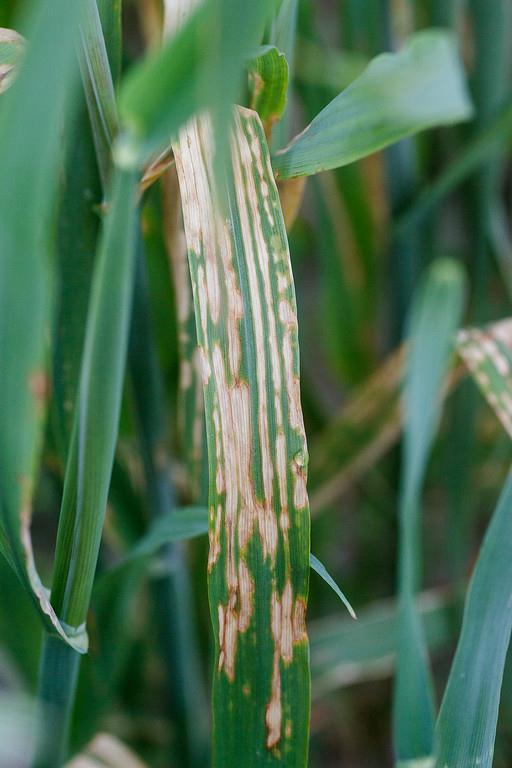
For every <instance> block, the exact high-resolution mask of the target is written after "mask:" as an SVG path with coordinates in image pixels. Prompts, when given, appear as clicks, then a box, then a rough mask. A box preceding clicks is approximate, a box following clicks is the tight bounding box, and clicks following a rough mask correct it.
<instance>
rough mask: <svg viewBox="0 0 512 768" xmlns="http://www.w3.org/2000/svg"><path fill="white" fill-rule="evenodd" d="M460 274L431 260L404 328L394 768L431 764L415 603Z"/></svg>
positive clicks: (430, 725) (427, 683)
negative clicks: (424, 496)
mask: <svg viewBox="0 0 512 768" xmlns="http://www.w3.org/2000/svg"><path fill="white" fill-rule="evenodd" d="M463 302H464V273H463V271H462V269H461V267H460V265H459V264H458V263H457V262H455V261H451V260H449V259H438V260H437V261H434V262H433V264H432V265H431V267H430V268H429V270H428V273H427V275H426V276H425V279H424V281H423V283H422V284H421V286H420V289H419V292H418V294H417V296H416V297H415V299H414V302H413V307H412V312H411V316H410V320H409V325H408V337H409V339H410V348H409V356H408V360H407V370H406V377H405V386H404V418H405V429H404V445H403V458H402V475H401V488H400V539H399V612H400V615H399V640H398V665H397V677H396V683H395V701H394V738H395V750H396V753H397V760H398V761H399V763H400V765H402V764H407V763H410V764H411V765H412V764H414V761H416V760H420V759H430V757H431V755H432V753H433V731H434V701H433V692H432V684H431V680H430V672H429V668H428V662H427V655H426V647H425V640H424V631H423V627H422V625H421V620H420V618H419V615H418V612H417V609H416V604H415V598H414V595H415V592H416V591H417V589H418V583H419V574H420V563H421V515H420V510H421V492H422V486H423V482H424V477H425V473H426V469H427V462H428V458H429V454H430V450H431V448H432V443H433V440H434V437H435V433H436V430H437V426H438V421H439V415H440V404H441V390H442V386H443V382H444V379H445V376H446V373H447V368H448V363H449V361H450V357H451V353H452V348H453V337H454V334H455V331H456V329H457V327H458V325H459V322H460V318H461V316H462V309H463Z"/></svg>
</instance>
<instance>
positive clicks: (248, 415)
mask: <svg viewBox="0 0 512 768" xmlns="http://www.w3.org/2000/svg"><path fill="white" fill-rule="evenodd" d="M174 153H175V157H176V166H177V170H178V178H179V183H180V189H181V196H182V203H183V216H184V222H185V232H186V236H187V244H188V249H189V263H190V271H191V276H192V286H193V293H194V306H195V312H196V322H197V336H198V342H199V351H200V357H201V361H202V375H203V384H204V393H205V409H206V423H207V434H208V456H209V471H210V496H209V518H210V519H209V535H210V555H209V563H208V584H209V597H210V608H211V615H212V622H213V629H214V636H215V663H214V680H213V726H214V734H213V762H214V765H215V766H217V768H220V767H221V766H226V765H237V766H241V767H242V768H249V767H254V768H255V767H256V766H258V768H261V766H272V765H280V764H281V765H286V766H289V767H290V768H294V767H297V768H299V766H301V767H303V766H305V765H306V764H307V747H308V723H309V666H308V641H307V634H306V628H305V611H306V601H307V592H308V578H309V509H308V499H307V493H306V471H307V450H306V443H305V436H304V427H303V421H302V412H301V403H300V391H299V356H298V342H297V319H296V308H295V296H294V288H293V279H292V273H291V266H290V257H289V252H288V244H287V240H286V233H285V229H284V222H283V218H282V213H281V208H280V204H279V196H278V193H277V189H276V186H275V182H274V178H273V174H272V170H271V167H270V161H269V154H268V149H267V146H266V142H265V135H264V132H263V127H262V125H261V122H260V120H259V118H258V117H257V115H255V114H254V113H253V112H251V111H248V110H242V109H239V110H236V112H235V127H234V132H233V137H232V176H233V179H232V181H233V183H232V184H230V185H229V186H228V188H227V190H226V195H227V200H228V209H227V210H228V211H229V215H228V217H227V218H224V217H223V216H222V215H221V214H220V213H219V212H218V210H216V208H215V205H214V197H213V194H212V183H213V175H212V174H213V171H212V163H211V158H212V156H213V146H212V131H211V125H210V122H209V120H208V119H207V118H206V117H202V118H200V119H197V120H194V121H193V122H192V123H190V124H189V125H188V126H187V127H186V128H185V129H184V130H183V131H182V133H181V134H180V139H179V141H178V142H176V144H175V146H174ZM241 733H243V734H244V739H243V740H242V739H240V734H241Z"/></svg>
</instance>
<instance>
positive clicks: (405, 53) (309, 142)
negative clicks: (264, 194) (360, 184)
mask: <svg viewBox="0 0 512 768" xmlns="http://www.w3.org/2000/svg"><path fill="white" fill-rule="evenodd" d="M471 113H472V110H471V103H470V101H469V97H468V94H467V90H466V85H465V81H464V75H463V68H462V65H461V63H460V61H459V58H458V55H457V48H456V43H455V40H454V38H453V37H452V36H451V35H450V34H449V33H448V32H444V31H442V30H427V31H424V32H419V33H417V34H416V35H415V36H414V37H412V38H411V40H410V41H409V42H408V44H407V45H406V46H405V47H404V48H403V50H401V51H399V52H398V53H396V54H383V55H381V56H378V57H377V58H376V59H374V60H373V61H372V62H371V63H370V64H369V66H368V68H367V69H366V71H365V72H364V73H363V74H362V75H361V76H360V77H358V78H357V80H355V81H354V82H353V83H352V84H351V85H350V86H349V87H348V88H347V89H346V90H345V91H343V92H342V93H341V94H340V95H339V96H337V97H336V98H335V99H334V100H333V101H331V103H330V104H328V105H327V107H325V109H324V110H322V112H320V114H319V115H317V116H316V117H315V119H314V120H313V121H312V123H311V124H310V125H309V126H308V127H307V128H306V129H305V130H304V131H303V132H302V133H301V134H299V135H298V136H296V137H295V139H293V141H292V142H291V143H290V144H289V145H288V146H287V147H285V148H284V149H282V150H280V151H279V152H277V153H276V154H275V155H274V157H273V166H274V170H275V173H276V176H277V177H278V178H283V179H286V178H290V177H293V176H304V175H311V174H314V173H318V172H319V171H325V170H328V169H329V168H337V167H339V166H341V165H346V164H347V163H352V162H354V160H358V159H360V158H361V157H365V156H366V155H369V154H371V153H372V152H376V151H377V150H379V149H383V148H384V147H386V146H388V145H389V144H392V143H393V142H395V141H399V140H400V139H403V138H405V137H406V136H411V135H412V134H414V133H418V131H422V130H425V129H426V128H431V127H433V126H436V125H446V124H450V123H455V122H459V121H461V120H467V119H469V118H470V117H471Z"/></svg>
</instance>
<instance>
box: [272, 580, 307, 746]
mask: <svg viewBox="0 0 512 768" xmlns="http://www.w3.org/2000/svg"><path fill="white" fill-rule="evenodd" d="M270 624H271V629H272V637H273V640H274V657H273V662H272V683H271V694H270V700H269V702H268V704H267V708H266V711H265V725H266V727H267V748H268V749H274V748H275V747H276V746H277V745H278V744H279V742H280V740H281V737H282V731H283V725H282V719H283V705H282V691H281V662H282V663H283V664H285V665H289V664H291V663H292V661H293V650H294V646H295V645H296V644H298V643H302V642H304V641H306V642H307V633H306V600H305V599H304V598H303V597H300V596H299V597H297V598H295V599H294V596H293V590H292V585H291V582H290V580H288V581H287V582H286V584H285V587H284V590H283V593H282V595H281V597H279V593H278V592H276V591H274V592H273V594H272V601H271V622H270ZM284 733H285V737H286V738H288V735H289V734H291V723H290V721H288V722H287V723H286V725H285V729H284Z"/></svg>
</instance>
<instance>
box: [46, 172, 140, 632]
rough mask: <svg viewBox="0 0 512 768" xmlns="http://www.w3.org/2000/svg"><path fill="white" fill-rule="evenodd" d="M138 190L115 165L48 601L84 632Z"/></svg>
mask: <svg viewBox="0 0 512 768" xmlns="http://www.w3.org/2000/svg"><path fill="white" fill-rule="evenodd" d="M136 195H137V179H136V176H135V174H133V173H128V172H125V171H120V170H118V171H116V174H115V175H114V179H113V188H112V199H111V202H110V206H111V207H110V210H109V212H108V215H107V218H106V220H105V225H104V228H103V233H102V238H101V241H100V246H99V252H98V256H97V258H96V265H95V270H94V277H93V284H92V288H91V299H90V304H89V311H88V316H87V328H86V333H85V342H84V352H83V357H82V367H81V373H80V385H79V394H78V398H77V407H76V409H75V419H74V424H73V432H72V435H71V444H70V448H69V453H68V461H67V465H66V476H65V481H64V494H63V499H62V508H61V516H60V520H59V530H58V536H57V545H56V552H55V564H54V573H53V586H52V605H53V607H54V609H55V612H56V613H57V614H58V615H59V616H60V617H61V618H62V620H63V621H65V622H66V624H67V625H68V626H71V627H75V628H76V629H77V631H78V630H80V631H82V632H84V628H85V620H86V615H87V610H88V607H89V600H90V595H91V590H92V583H93V578H94V572H95V569H96V560H97V557H98V550H99V545H100V540H101V533H102V528H103V520H104V515H105V509H106V504H107V496H108V489H109V484H110V476H111V472H112V464H113V460H114V450H115V446H116V441H117V430H118V422H119V412H120V407H121V394H122V384H123V378H124V368H125V359H126V349H127V344H128V332H129V321H130V310H131V304H132V292H133V276H134V264H135V227H136ZM106 371H108V374H109V375H108V376H106V375H105V372H106Z"/></svg>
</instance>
